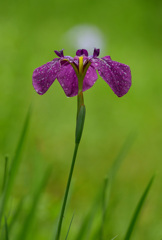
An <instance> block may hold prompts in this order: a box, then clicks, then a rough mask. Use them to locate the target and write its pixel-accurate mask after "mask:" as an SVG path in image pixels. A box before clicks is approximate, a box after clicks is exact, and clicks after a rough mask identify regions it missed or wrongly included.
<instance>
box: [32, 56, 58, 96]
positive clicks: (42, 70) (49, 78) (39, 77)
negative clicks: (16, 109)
mask: <svg viewBox="0 0 162 240" xmlns="http://www.w3.org/2000/svg"><path fill="white" fill-rule="evenodd" d="M59 70H60V63H59V60H58V58H55V59H53V60H52V61H51V62H48V63H46V64H44V65H43V66H41V67H39V68H36V69H35V70H34V72H33V76H32V81H33V86H34V88H35V90H36V92H37V93H38V94H40V95H43V94H44V93H45V92H46V91H47V90H48V89H49V87H50V86H51V84H52V83H53V82H54V80H55V79H56V78H57V73H58V71H59Z"/></svg>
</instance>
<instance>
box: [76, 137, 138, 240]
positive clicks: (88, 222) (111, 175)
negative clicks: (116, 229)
mask: <svg viewBox="0 0 162 240" xmlns="http://www.w3.org/2000/svg"><path fill="white" fill-rule="evenodd" d="M135 137H136V135H135V134H130V135H129V136H128V138H127V139H126V141H125V143H124V144H123V146H122V148H121V150H120V152H119V154H118V155H117V157H116V159H115V161H114V163H113V165H112V167H111V169H110V170H109V171H108V173H107V176H106V177H105V179H107V183H106V182H105V184H104V189H103V188H101V189H100V190H99V192H98V193H97V196H96V198H95V200H94V203H93V205H92V208H91V209H90V211H89V213H88V214H87V215H86V216H85V218H84V220H83V222H82V226H81V228H80V231H79V233H78V235H77V237H76V240H82V239H85V235H86V237H87V235H88V233H89V232H90V231H91V228H92V223H93V220H94V218H95V215H96V212H97V210H98V207H99V206H100V202H101V200H102V204H103V205H102V206H103V208H102V221H101V226H100V227H99V229H98V230H97V232H96V234H95V235H96V237H97V239H98V238H99V236H100V233H101V231H103V230H101V229H103V219H104V221H105V218H106V212H107V207H108V202H109V198H110V190H111V185H112V182H113V181H114V179H115V177H116V174H117V171H118V169H119V167H120V165H121V163H122V161H123V160H124V158H125V157H126V155H127V154H128V152H129V150H130V148H131V146H132V145H133V143H134V140H135ZM87 239H88V238H87Z"/></svg>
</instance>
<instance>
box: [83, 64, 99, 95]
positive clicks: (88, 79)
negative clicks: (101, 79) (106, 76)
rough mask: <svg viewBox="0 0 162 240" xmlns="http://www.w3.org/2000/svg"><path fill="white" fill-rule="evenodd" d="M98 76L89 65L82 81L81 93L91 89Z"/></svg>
mask: <svg viewBox="0 0 162 240" xmlns="http://www.w3.org/2000/svg"><path fill="white" fill-rule="evenodd" d="M97 78H98V76H97V73H96V70H95V69H94V68H93V67H92V66H91V65H90V66H89V68H88V70H87V72H86V75H85V77H84V80H83V91H86V90H88V89H89V88H91V87H92V86H93V85H94V83H95V82H96V80H97Z"/></svg>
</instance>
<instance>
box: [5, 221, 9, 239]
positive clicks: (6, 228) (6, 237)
mask: <svg viewBox="0 0 162 240" xmlns="http://www.w3.org/2000/svg"><path fill="white" fill-rule="evenodd" d="M5 240H9V235H8V224H7V219H6V217H5Z"/></svg>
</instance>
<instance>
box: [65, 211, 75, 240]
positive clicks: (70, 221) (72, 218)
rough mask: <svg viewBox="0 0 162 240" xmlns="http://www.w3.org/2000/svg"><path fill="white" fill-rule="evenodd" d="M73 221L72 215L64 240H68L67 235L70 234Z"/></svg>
mask: <svg viewBox="0 0 162 240" xmlns="http://www.w3.org/2000/svg"><path fill="white" fill-rule="evenodd" d="M73 219H74V214H73V216H72V218H71V221H70V225H69V228H68V231H67V234H66V238H65V240H67V238H68V235H69V232H70V228H71V224H72V222H73Z"/></svg>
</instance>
